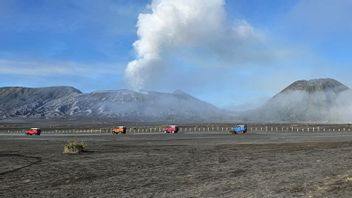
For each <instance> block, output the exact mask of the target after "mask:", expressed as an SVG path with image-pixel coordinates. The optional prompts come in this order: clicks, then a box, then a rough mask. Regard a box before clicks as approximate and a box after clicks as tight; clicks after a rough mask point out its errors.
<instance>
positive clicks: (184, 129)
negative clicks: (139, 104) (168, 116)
mask: <svg viewBox="0 0 352 198" xmlns="http://www.w3.org/2000/svg"><path fill="white" fill-rule="evenodd" d="M26 130H27V129H0V133H1V134H24V133H25V131H26ZM230 130H231V126H230V125H208V126H206V125H205V126H180V127H179V132H180V133H188V134H192V133H194V134H197V133H211V134H222V133H227V132H229V131H230ZM126 132H127V133H128V134H153V133H163V128H162V127H157V126H151V127H142V126H137V127H133V126H127V131H126ZM248 132H255V133H324V132H325V133H341V132H352V125H350V124H343V125H299V124H295V125H291V124H278V125H275V124H272V125H248ZM42 133H43V134H111V133H112V128H82V129H79V128H70V129H45V128H44V129H42Z"/></svg>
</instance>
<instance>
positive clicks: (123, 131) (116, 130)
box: [112, 126, 126, 134]
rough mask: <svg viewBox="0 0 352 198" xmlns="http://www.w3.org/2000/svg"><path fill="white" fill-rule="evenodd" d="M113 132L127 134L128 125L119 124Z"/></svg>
mask: <svg viewBox="0 0 352 198" xmlns="http://www.w3.org/2000/svg"><path fill="white" fill-rule="evenodd" d="M112 133H113V134H125V133H126V127H125V126H118V127H115V128H113V129H112Z"/></svg>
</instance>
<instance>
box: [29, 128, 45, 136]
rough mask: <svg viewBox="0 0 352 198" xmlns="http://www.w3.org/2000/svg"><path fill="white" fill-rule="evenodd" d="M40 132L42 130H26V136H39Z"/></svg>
mask: <svg viewBox="0 0 352 198" xmlns="http://www.w3.org/2000/svg"><path fill="white" fill-rule="evenodd" d="M41 132H42V130H40V129H39V128H30V129H28V130H26V135H40V133H41Z"/></svg>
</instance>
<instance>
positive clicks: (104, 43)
mask: <svg viewBox="0 0 352 198" xmlns="http://www.w3.org/2000/svg"><path fill="white" fill-rule="evenodd" d="M156 1H160V2H162V1H167V0H156ZM196 1H197V0H195V2H196ZM215 1H218V2H219V0H214V2H215ZM220 1H221V0H220ZM150 3H151V0H138V1H137V0H135V1H131V0H99V1H98V0H81V1H76V0H63V1H53V0H2V1H0V26H1V28H0V78H1V81H0V86H27V87H43V86H56V85H69V86H74V87H76V88H78V89H80V90H82V91H84V92H90V91H95V90H111V89H123V88H131V89H132V88H135V87H133V86H132V85H131V83H130V82H131V76H127V77H126V67H127V65H128V64H129V63H130V62H132V61H133V60H138V59H139V58H138V57H139V56H140V54H138V52H137V51H136V50H138V49H136V48H134V47H133V43H134V42H135V41H137V40H139V39H140V40H143V38H141V35H138V34H137V31H138V30H139V29H142V28H141V27H137V26H136V24H137V22H138V16H139V14H140V13H149V14H155V15H156V13H153V11H152V10H151V8H150V6H148V5H149V4H150ZM195 6H196V4H195ZM211 8H212V7H211V6H209V7H207V8H204V9H208V10H206V11H207V12H208V11H209V12H210V13H211V12H212V10H211ZM209 9H210V10H209ZM351 9H352V2H351V1H349V0H337V1H336V0H287V1H286V0H285V1H284V0H265V1H264V0H227V1H225V5H224V11H225V14H226V16H225V19H226V22H225V23H224V25H223V26H229V27H225V28H224V29H226V31H228V30H229V29H233V28H232V26H234V27H235V28H237V29H236V30H242V29H241V27H245V28H246V33H251V35H250V36H248V35H246V36H248V37H246V38H245V39H242V37H241V39H242V40H241V39H239V37H238V38H236V39H237V40H236V42H234V44H235V45H237V44H238V45H239V47H232V46H226V45H227V44H228V45H231V44H232V43H231V42H230V43H226V42H223V39H220V40H219V38H218V40H219V43H217V44H214V43H211V42H210V43H209V45H211V46H214V47H212V48H216V49H217V52H216V53H218V52H219V51H220V52H221V55H219V54H216V53H215V54H214V51H213V50H214V49H212V48H208V46H205V44H204V42H203V41H202V40H197V41H196V42H194V43H193V45H191V46H192V47H190V45H187V44H185V46H183V45H181V44H180V45H177V46H176V47H175V46H173V45H172V46H171V47H170V45H168V46H167V47H165V46H164V45H163V47H164V48H162V49H163V51H166V52H162V53H161V54H159V55H160V56H162V61H159V62H158V63H156V64H157V65H159V67H160V68H163V69H162V71H160V70H159V69H158V67H150V68H149V69H148V70H143V71H141V72H140V73H141V74H139V77H141V76H140V75H145V76H147V77H148V78H150V79H149V80H148V79H147V80H148V81H147V80H146V79H142V80H143V81H142V82H148V83H145V85H144V83H142V86H141V87H138V88H141V89H148V90H156V91H166V92H172V91H173V90H175V89H181V90H184V91H186V92H188V93H190V94H192V95H194V96H195V97H198V98H201V99H203V100H205V101H208V102H211V103H213V104H215V105H217V106H220V107H227V108H235V107H245V108H248V106H252V105H253V106H255V105H258V104H260V103H262V102H263V101H265V100H266V99H268V98H269V97H271V96H272V95H274V94H276V93H277V92H279V91H280V90H281V89H283V88H284V87H286V86H287V85H288V84H290V83H291V82H293V81H295V80H299V79H310V78H321V77H331V78H335V79H337V80H339V81H341V82H343V83H345V84H346V85H348V86H352V78H350V74H351V72H352V67H351V63H352V56H351V52H352V51H351V48H352V47H351V46H352V37H350V35H351V33H352V22H351V20H350V19H351V18H352V13H351V12H350V10H351ZM159 11H160V10H159ZM154 12H157V11H155V10H154ZM160 13H161V14H162V11H160ZM201 16H202V15H200V17H201ZM203 17H204V15H203ZM207 20H211V19H207ZM197 21H198V20H197ZM199 21H201V20H199ZM192 22H193V21H192ZM208 26H211V25H208ZM148 27H149V26H148ZM150 27H155V24H151V26H150ZM196 27H197V28H199V29H202V28H204V27H205V28H206V27H207V22H204V24H202V22H200V24H197V26H196ZM214 27H216V26H214ZM170 28H173V27H170ZM189 28H190V29H192V27H189ZM187 30H188V28H187V27H186V28H183V29H178V30H177V31H176V32H178V34H183V32H182V31H187ZM180 31H181V32H180ZM205 31H206V29H205ZM226 31H223V32H226ZM196 33H197V34H196V35H201V36H204V39H205V40H207V36H209V35H207V34H205V33H204V32H196ZM215 33H219V32H215ZM221 33H222V32H220V33H219V34H220V36H219V37H222V36H221ZM239 35H241V34H240V33H239ZM258 35H259V36H258ZM142 37H143V34H142ZM181 37H182V35H180V38H181ZM184 37H187V35H186V34H185V35H184ZM224 37H225V35H224ZM176 40H177V39H176ZM180 40H181V41H180V43H182V39H180ZM218 40H214V42H215V41H218ZM187 41H188V40H187ZM192 42H193V41H192ZM200 43H203V44H200ZM171 48H172V49H171ZM227 49H229V50H228V51H227ZM223 54H226V56H225V55H224V56H223ZM208 57H211V58H208ZM203 59H204V60H203ZM214 65H216V66H214ZM164 68H167V69H164ZM147 72H149V73H151V74H148V73H147ZM142 77H143V76H142ZM147 77H146V78H147ZM144 80H146V81H144ZM132 81H133V76H132Z"/></svg>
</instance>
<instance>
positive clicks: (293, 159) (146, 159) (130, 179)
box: [0, 133, 352, 197]
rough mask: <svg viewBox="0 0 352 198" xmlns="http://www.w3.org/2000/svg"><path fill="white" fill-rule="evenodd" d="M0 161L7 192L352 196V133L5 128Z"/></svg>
mask: <svg viewBox="0 0 352 198" xmlns="http://www.w3.org/2000/svg"><path fill="white" fill-rule="evenodd" d="M69 139H77V140H83V141H85V142H86V143H87V144H88V146H87V152H85V153H83V154H80V155H64V154H62V151H63V144H64V143H65V141H67V140H69ZM0 168H1V169H0V197H352V169H351V168H352V134H349V133H339V134H337V133H336V134H331V133H324V134H323V133H319V134H299V135H297V134H253V133H252V134H247V135H243V136H233V135H226V134H219V135H214V134H207V135H205V134H204V135H200V134H197V135H190V134H175V135H171V134H162V135H125V136H112V135H76V136H73V135H45V134H44V135H42V136H39V137H38V136H31V137H29V136H24V135H23V136H22V135H0Z"/></svg>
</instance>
